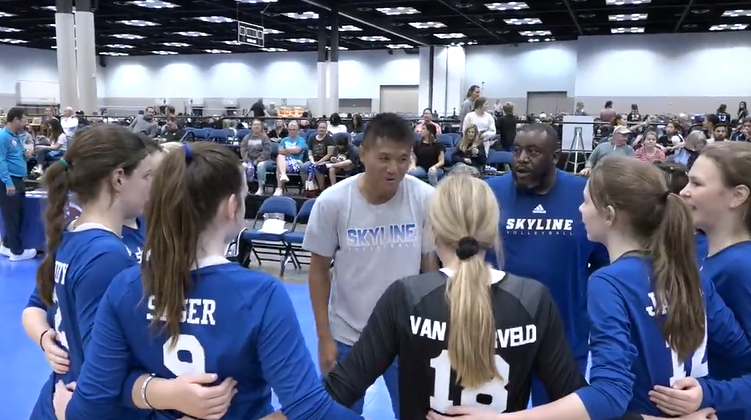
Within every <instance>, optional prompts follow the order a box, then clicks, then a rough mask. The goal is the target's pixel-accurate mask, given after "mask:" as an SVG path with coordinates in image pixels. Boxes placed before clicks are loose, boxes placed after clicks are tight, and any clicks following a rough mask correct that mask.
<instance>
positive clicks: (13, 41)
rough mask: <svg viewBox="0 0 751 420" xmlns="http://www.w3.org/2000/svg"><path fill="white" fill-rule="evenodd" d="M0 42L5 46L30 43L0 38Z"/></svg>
mask: <svg viewBox="0 0 751 420" xmlns="http://www.w3.org/2000/svg"><path fill="white" fill-rule="evenodd" d="M0 42H2V43H4V44H26V43H28V42H29V41H24V40H22V39H12V38H0Z"/></svg>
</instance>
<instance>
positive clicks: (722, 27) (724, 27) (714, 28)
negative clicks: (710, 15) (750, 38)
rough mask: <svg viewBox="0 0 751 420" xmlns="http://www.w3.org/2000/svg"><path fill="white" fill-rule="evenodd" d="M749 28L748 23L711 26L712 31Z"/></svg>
mask: <svg viewBox="0 0 751 420" xmlns="http://www.w3.org/2000/svg"><path fill="white" fill-rule="evenodd" d="M746 28H748V24H747V23H736V24H734V25H713V26H710V27H709V30H710V31H742V30H744V29H746Z"/></svg>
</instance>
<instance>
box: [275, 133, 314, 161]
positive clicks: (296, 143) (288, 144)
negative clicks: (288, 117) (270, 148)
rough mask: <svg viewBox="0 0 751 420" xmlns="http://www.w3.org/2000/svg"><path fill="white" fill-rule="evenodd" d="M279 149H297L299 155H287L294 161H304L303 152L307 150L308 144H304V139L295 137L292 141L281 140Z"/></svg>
mask: <svg viewBox="0 0 751 420" xmlns="http://www.w3.org/2000/svg"><path fill="white" fill-rule="evenodd" d="M279 147H282V148H284V149H289V148H292V147H299V148H300V153H295V154H294V155H287V156H289V157H291V158H292V159H295V160H300V161H302V160H304V157H305V152H306V151H307V150H308V144H307V143H306V142H305V139H304V138H303V136H301V135H299V134H298V135H297V137H295V138H294V139H293V138H292V137H285V138H284V139H282V141H281V142H280V143H279Z"/></svg>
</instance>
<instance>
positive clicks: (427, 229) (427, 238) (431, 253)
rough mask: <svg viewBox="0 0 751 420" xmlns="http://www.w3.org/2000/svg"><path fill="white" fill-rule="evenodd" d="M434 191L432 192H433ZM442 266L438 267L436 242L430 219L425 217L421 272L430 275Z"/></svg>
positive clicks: (426, 200) (427, 198)
mask: <svg viewBox="0 0 751 420" xmlns="http://www.w3.org/2000/svg"><path fill="white" fill-rule="evenodd" d="M431 191H432V190H431ZM429 197H430V196H429V195H428V196H427V197H426V198H425V203H428V200H429ZM427 208H428V206H427V204H425V211H426V213H427ZM439 268H440V266H439V265H438V255H436V253H435V242H434V240H433V229H432V227H431V226H430V223H428V217H427V215H426V216H425V221H424V222H423V224H422V259H421V260H420V272H421V273H430V272H433V271H438V269H439Z"/></svg>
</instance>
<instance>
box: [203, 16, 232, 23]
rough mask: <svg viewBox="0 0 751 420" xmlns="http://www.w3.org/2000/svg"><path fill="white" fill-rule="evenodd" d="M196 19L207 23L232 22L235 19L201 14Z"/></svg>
mask: <svg viewBox="0 0 751 420" xmlns="http://www.w3.org/2000/svg"><path fill="white" fill-rule="evenodd" d="M196 19H197V20H200V21H201V22H207V23H232V22H234V21H235V20H234V19H232V18H228V17H227V16H199V17H197V18H196Z"/></svg>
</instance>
